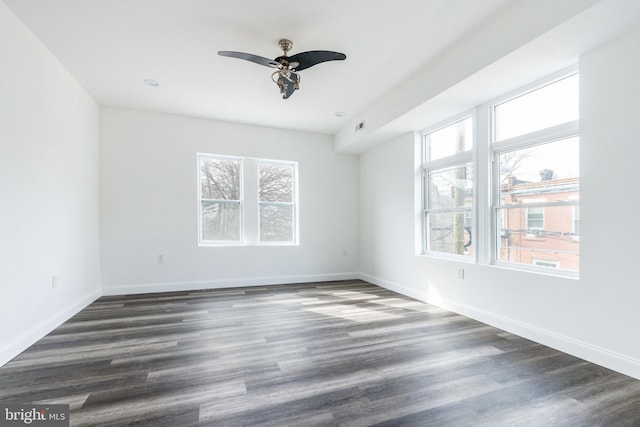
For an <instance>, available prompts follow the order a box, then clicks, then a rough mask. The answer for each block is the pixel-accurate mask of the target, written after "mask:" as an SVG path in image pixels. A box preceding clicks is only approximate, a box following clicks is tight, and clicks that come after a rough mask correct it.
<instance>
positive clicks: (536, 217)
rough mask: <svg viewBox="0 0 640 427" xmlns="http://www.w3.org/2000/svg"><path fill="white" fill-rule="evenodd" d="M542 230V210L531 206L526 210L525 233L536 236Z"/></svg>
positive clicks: (539, 207)
mask: <svg viewBox="0 0 640 427" xmlns="http://www.w3.org/2000/svg"><path fill="white" fill-rule="evenodd" d="M542 230H544V208H543V207H541V206H533V207H530V208H527V233H529V234H537V233H539V232H541V231H542Z"/></svg>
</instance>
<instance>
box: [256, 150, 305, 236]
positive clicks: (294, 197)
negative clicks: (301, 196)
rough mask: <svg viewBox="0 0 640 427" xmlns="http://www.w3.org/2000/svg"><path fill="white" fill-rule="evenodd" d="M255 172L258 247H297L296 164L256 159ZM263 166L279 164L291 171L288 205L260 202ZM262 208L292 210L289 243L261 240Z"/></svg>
mask: <svg viewBox="0 0 640 427" xmlns="http://www.w3.org/2000/svg"><path fill="white" fill-rule="evenodd" d="M256 162H257V170H258V177H257V178H258V182H257V184H256V188H258V196H257V202H258V241H259V244H260V245H264V246H295V245H298V162H292V161H284V160H267V159H257V160H256ZM262 163H264V164H267V163H269V164H280V165H287V166H290V167H291V168H292V169H293V183H292V185H293V188H292V189H291V191H292V200H291V202H289V203H285V202H263V201H261V200H260V174H259V171H260V165H261V164H262ZM262 206H288V207H291V208H292V210H293V224H292V231H291V232H292V237H293V239H292V240H291V241H288V240H284V241H276V240H262V238H261V237H260V236H262V232H261V230H260V224H262V220H261V212H262V209H261V207H262Z"/></svg>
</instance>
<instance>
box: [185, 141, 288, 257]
mask: <svg viewBox="0 0 640 427" xmlns="http://www.w3.org/2000/svg"><path fill="white" fill-rule="evenodd" d="M196 158H197V161H196V171H197V173H196V182H197V189H198V190H197V197H198V200H197V220H198V227H197V232H198V246H199V247H224V246H299V245H300V237H299V200H298V192H299V188H298V175H299V173H298V170H299V168H298V162H297V161H292V160H281V159H263V158H255V157H246V156H229V155H222V154H210V153H197V155H196ZM203 159H216V160H235V161H238V160H239V161H240V200H239V201H238V203H239V204H240V240H239V241H235V240H233V241H227V240H220V241H218V240H204V239H203V238H202V207H201V206H202V200H203V199H202V183H201V175H200V174H201V173H200V168H201V163H202V160H203ZM261 162H263V163H281V164H286V165H292V166H293V168H294V180H293V195H294V197H293V203H292V204H293V215H294V216H293V222H294V224H293V240H292V241H261V240H260V203H261V202H260V200H259V186H260V182H259V179H260V177H259V173H258V172H259V164H260V163H261ZM223 202H225V203H226V202H228V201H226V200H223ZM289 205H291V204H289Z"/></svg>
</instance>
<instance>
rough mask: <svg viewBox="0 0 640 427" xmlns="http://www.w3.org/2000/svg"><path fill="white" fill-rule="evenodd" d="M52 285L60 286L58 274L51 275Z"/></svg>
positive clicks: (53, 286)
mask: <svg viewBox="0 0 640 427" xmlns="http://www.w3.org/2000/svg"><path fill="white" fill-rule="evenodd" d="M51 287H52V288H54V289H55V288H57V287H58V276H57V275H56V274H52V275H51Z"/></svg>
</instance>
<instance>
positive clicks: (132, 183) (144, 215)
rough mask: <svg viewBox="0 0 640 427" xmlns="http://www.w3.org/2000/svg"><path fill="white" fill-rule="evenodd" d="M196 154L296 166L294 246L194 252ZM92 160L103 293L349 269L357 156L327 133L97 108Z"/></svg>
mask: <svg viewBox="0 0 640 427" xmlns="http://www.w3.org/2000/svg"><path fill="white" fill-rule="evenodd" d="M198 152H202V153H213V154H226V155H238V156H247V157H258V158H267V159H282V160H294V161H298V162H299V198H300V246H277V247H270V246H260V247H257V246H250V247H198V239H197V237H198V233H197V210H198V200H197V182H198V181H197V180H198V169H197V162H196V153H198ZM100 159H101V242H102V245H101V251H102V284H103V290H104V293H106V294H109V293H129V292H145V291H158V290H176V289H196V288H210V287H224V286H232V285H250V284H260V283H282V282H298V281H314V280H332V279H342V278H350V277H354V276H355V273H356V272H357V271H358V265H359V261H358V256H357V255H358V242H359V241H358V227H357V224H358V159H357V157H354V156H348V155H340V154H335V153H334V152H333V145H332V141H331V138H330V137H328V136H324V135H316V134H310V133H303V132H295V131H287V130H278V129H272V128H266V127H258V126H247V125H241V124H232V123H226V122H219V121H213V120H204V119H194V118H186V117H178V116H171V115H162V114H155V113H145V112H139V111H132V110H124V109H117V108H103V109H102V110H101V151H100ZM345 250H346V251H347V256H344V255H343V251H345ZM159 254H162V255H164V258H165V263H162V264H159V263H158V262H157V255H159Z"/></svg>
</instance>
